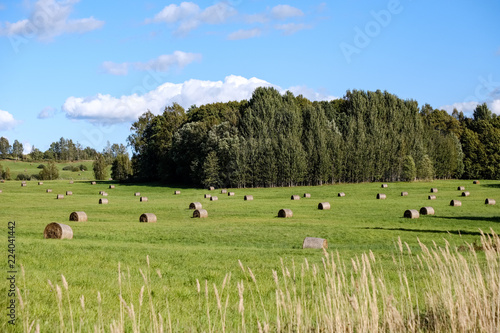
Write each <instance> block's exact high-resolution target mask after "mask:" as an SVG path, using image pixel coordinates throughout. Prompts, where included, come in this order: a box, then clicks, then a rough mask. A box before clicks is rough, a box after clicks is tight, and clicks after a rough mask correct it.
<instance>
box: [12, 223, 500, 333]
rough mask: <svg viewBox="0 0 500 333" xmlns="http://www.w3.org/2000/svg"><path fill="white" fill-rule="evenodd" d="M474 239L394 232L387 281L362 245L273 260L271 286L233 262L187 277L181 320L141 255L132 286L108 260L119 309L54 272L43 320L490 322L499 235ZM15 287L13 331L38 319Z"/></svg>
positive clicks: (496, 297)
mask: <svg viewBox="0 0 500 333" xmlns="http://www.w3.org/2000/svg"><path fill="white" fill-rule="evenodd" d="M480 240H481V245H479V246H478V245H473V244H468V245H467V246H466V247H465V248H457V247H451V246H450V245H449V244H448V243H446V244H445V246H438V245H436V244H435V243H434V244H433V245H432V246H428V245H425V244H422V243H421V242H420V241H419V245H420V248H419V249H418V250H416V251H414V252H415V253H413V252H412V250H411V248H410V246H408V244H406V243H404V242H402V241H401V240H400V239H399V240H398V242H396V244H395V246H396V251H395V252H394V256H393V261H394V263H395V265H396V267H398V269H397V272H396V276H397V279H396V281H394V279H393V280H391V279H389V278H388V276H389V274H388V272H385V271H384V267H382V266H381V265H379V263H378V261H377V259H376V257H375V255H374V254H373V253H372V252H369V253H367V254H363V255H361V256H360V257H355V258H352V259H350V260H348V261H347V262H346V261H345V260H344V259H343V258H341V256H340V255H339V254H338V253H328V252H326V251H324V256H323V258H322V263H321V264H310V263H309V262H308V260H307V259H304V261H303V262H301V263H300V264H296V263H295V262H294V261H293V260H292V261H291V263H289V264H286V263H285V262H284V261H283V260H281V265H280V268H279V269H278V270H273V271H272V279H273V280H274V295H271V296H269V295H266V294H265V293H264V292H262V291H261V288H260V287H259V281H257V278H256V277H255V275H254V274H253V272H252V270H251V268H249V267H245V266H244V264H243V263H241V262H239V265H240V269H241V271H242V273H243V274H242V275H241V276H242V277H243V278H242V279H240V280H239V281H236V283H233V281H232V274H231V273H228V274H226V276H225V278H224V280H223V281H222V283H221V284H220V285H217V284H216V283H213V282H209V281H206V280H205V281H204V283H203V282H202V283H200V281H199V280H196V286H195V288H196V293H197V295H198V299H197V300H195V301H194V302H191V303H190V304H197V307H196V306H194V308H193V309H192V312H193V313H194V314H195V316H194V317H195V318H198V319H197V321H196V320H195V321H194V322H187V323H186V322H184V323H183V322H181V321H180V320H181V319H182V318H172V316H171V310H170V304H169V299H168V292H162V291H161V290H153V283H152V277H151V275H152V274H153V275H154V274H155V273H156V275H157V276H158V278H159V279H161V278H162V274H161V272H160V271H159V270H157V271H156V272H155V273H154V272H152V269H151V266H150V263H149V257H147V258H146V262H147V267H146V268H145V269H144V270H142V269H139V273H140V275H141V277H142V286H141V288H140V291H139V293H138V295H135V294H134V293H133V292H132V290H137V288H135V287H136V286H132V285H131V282H130V281H131V280H132V279H131V274H130V269H128V270H127V273H125V272H123V271H122V269H121V265H120V264H119V265H118V284H117V287H118V288H117V289H118V299H117V300H116V302H118V303H119V309H120V311H119V315H118V317H117V318H116V319H113V320H111V321H109V322H104V320H103V311H104V312H105V311H106V309H103V308H102V307H101V304H102V300H101V294H100V293H99V292H98V293H97V298H98V300H97V301H98V302H97V304H98V306H97V309H87V308H86V307H85V297H84V296H83V295H81V296H79V297H78V296H77V295H72V294H71V288H70V287H69V283H68V282H67V281H66V279H65V278H64V276H61V281H62V285H63V288H61V287H60V286H59V285H58V284H56V285H55V286H54V285H53V284H52V282H50V281H49V282H48V283H49V284H50V286H51V288H52V289H53V290H56V293H55V295H56V301H57V304H58V310H59V318H60V319H59V323H54V324H53V328H54V330H57V329H58V330H59V331H60V332H72V333H74V332H87V331H88V332H134V333H135V332H155V333H156V332H176V331H199V332H254V331H258V332H500V238H499V236H498V235H497V234H495V233H494V232H493V230H491V231H490V233H489V234H484V233H483V232H481V238H480ZM464 249H465V251H464ZM392 273H394V272H392ZM393 276H394V274H393ZM155 279H156V277H155ZM124 280H126V281H128V283H125V282H124ZM23 289H24V291H21V290H19V289H18V290H17V293H18V299H19V304H21V317H22V318H23V319H22V322H23V331H24V332H32V331H35V332H38V331H40V327H39V323H38V322H39V320H38V319H34V318H31V317H30V313H29V302H28V299H29V297H28V295H27V294H26V286H24V287H23ZM163 289H164V290H163V291H165V290H168V288H166V287H165V286H164V287H163ZM64 294H65V295H64ZM159 295H162V296H159ZM161 298H163V299H161ZM270 300H272V301H270ZM78 301H79V302H80V306H79V309H78V311H73V310H74V308H73V307H72V303H77V302H78ZM159 304H161V305H162V306H159ZM75 310H76V308H75ZM91 312H93V313H94V315H93V316H90V315H89V314H90V313H91ZM95 314H96V315H95ZM95 318H97V319H95ZM35 323H36V324H35Z"/></svg>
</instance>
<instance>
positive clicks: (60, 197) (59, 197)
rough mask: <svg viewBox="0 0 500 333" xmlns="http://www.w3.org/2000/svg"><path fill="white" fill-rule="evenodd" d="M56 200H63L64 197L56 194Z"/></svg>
mask: <svg viewBox="0 0 500 333" xmlns="http://www.w3.org/2000/svg"><path fill="white" fill-rule="evenodd" d="M56 199H64V195H62V194H58V195H57V197H56Z"/></svg>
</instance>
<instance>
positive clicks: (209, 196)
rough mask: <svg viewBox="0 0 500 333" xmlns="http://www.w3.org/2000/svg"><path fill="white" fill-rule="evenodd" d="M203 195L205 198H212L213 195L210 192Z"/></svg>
mask: <svg viewBox="0 0 500 333" xmlns="http://www.w3.org/2000/svg"><path fill="white" fill-rule="evenodd" d="M203 197H204V198H205V199H210V198H211V197H212V196H211V195H210V194H205V195H204V196H203Z"/></svg>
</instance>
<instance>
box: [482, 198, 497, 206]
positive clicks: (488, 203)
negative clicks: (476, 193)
mask: <svg viewBox="0 0 500 333" xmlns="http://www.w3.org/2000/svg"><path fill="white" fill-rule="evenodd" d="M484 203H485V204H486V205H495V204H496V201H495V199H486V200H484Z"/></svg>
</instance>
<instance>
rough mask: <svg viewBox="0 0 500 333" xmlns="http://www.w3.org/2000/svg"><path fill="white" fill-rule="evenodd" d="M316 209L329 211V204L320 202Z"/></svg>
mask: <svg viewBox="0 0 500 333" xmlns="http://www.w3.org/2000/svg"><path fill="white" fill-rule="evenodd" d="M318 209H322V210H328V209H330V203H329V202H320V203H319V204H318Z"/></svg>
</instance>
